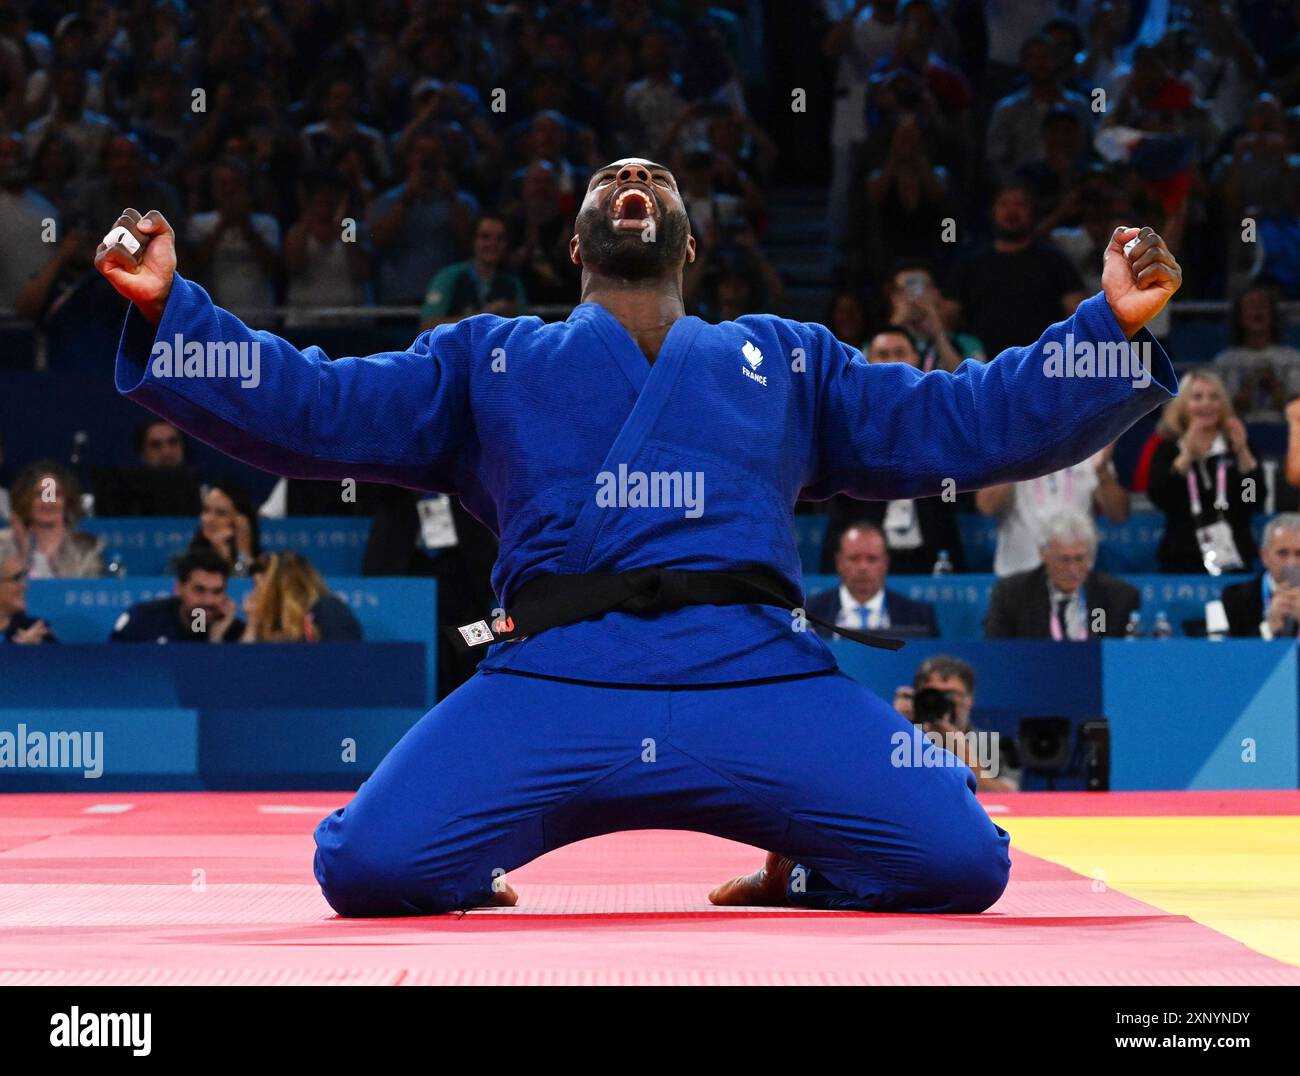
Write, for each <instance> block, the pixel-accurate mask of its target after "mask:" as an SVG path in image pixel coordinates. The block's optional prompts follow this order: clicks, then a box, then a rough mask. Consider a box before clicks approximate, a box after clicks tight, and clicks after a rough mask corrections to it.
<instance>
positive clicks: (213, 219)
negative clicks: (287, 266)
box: [189, 210, 280, 311]
mask: <svg viewBox="0 0 1300 1076" xmlns="http://www.w3.org/2000/svg"><path fill="white" fill-rule="evenodd" d="M220 220H221V214H220V213H217V212H216V211H215V210H214V211H213V212H210V213H195V214H194V216H192V217H191V218H190V236H189V237H190V242H192V243H195V244H198V243H202V242H203V240H205V239H206V238H207V237H208V236H210V235H211V234H212V233H213V232H214V231H216V229H217V224H218V223H219V222H220ZM250 220H251V221H252V225H253V230H254V231H255V232H256V233H257V234H258V235H259V236H260V237H261V239H262V242H264V243H265V244H266V245H267V246H269V247H271V248H272V249H274V250H279V249H280V225H279V223H278V222H277V221H276V219H275V218H274V217H272V216H270V215H269V214H267V213H253V214H251V215H250ZM208 279H209V280H210V281H211V282H212V297H213V299H215V300H216V302H217V303H218V304H219V305H221V306H223V307H225V308H226V309H227V310H234V311H238V310H239V309H240V308H243V309H245V310H249V309H264V308H266V307H269V306H275V281H274V280H272V279H271V277H270V275H269V274H267V273H266V272H265V271H264V270H263V269H262V266H261V264H260V263H259V262H258V261H257V259H256V258H255V257H254V256H253V248H252V245H251V244H250V243H249V242H248V240H247V239H245V238H244V236H243V235H241V234H239V233H238V232H235V231H226V232H225V233H224V234H223V235H222V236H221V239H220V241H219V242H218V243H217V248H216V250H214V251H213V252H212V266H211V268H210V269H209V271H208Z"/></svg>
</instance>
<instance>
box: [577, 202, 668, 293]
mask: <svg viewBox="0 0 1300 1076" xmlns="http://www.w3.org/2000/svg"><path fill="white" fill-rule="evenodd" d="M658 208H659V217H658V218H657V220H656V222H655V233H654V235H655V238H654V241H653V242H646V241H645V240H644V239H643V238H642V236H643V234H644V233H643V232H641V231H640V230H635V231H634V230H631V229H628V230H616V229H615V228H614V226H613V224H612V223H611V221H610V219H609V212H608V210H607V209H606V208H605V207H603V206H600V205H598V204H597V203H595V202H591V203H589V204H588V205H587V206H586V207H585V208H584V209H583V210H582V211H581V212H580V213H579V214H578V219H577V232H578V240H579V243H580V245H581V250H582V264H583V267H584V268H586V269H590V270H593V271H595V272H598V273H600V274H601V275H603V276H611V277H618V278H620V279H623V280H650V279H653V278H657V277H663V276H667V275H668V274H670V273H674V272H676V271H677V269H678V267H679V266H680V265H681V264H682V259H683V258H685V256H686V236H687V227H686V214H685V213H673V212H669V211H666V210H665V209H664V206H663V205H662V203H659V204H658Z"/></svg>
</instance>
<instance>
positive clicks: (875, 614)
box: [835, 583, 889, 628]
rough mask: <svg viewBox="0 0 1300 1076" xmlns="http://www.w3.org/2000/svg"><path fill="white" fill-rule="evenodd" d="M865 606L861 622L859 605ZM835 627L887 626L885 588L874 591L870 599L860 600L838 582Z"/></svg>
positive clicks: (887, 614) (887, 615)
mask: <svg viewBox="0 0 1300 1076" xmlns="http://www.w3.org/2000/svg"><path fill="white" fill-rule="evenodd" d="M862 606H866V608H867V619H866V623H865V624H864V623H863V622H862V616H861V612H860V610H861V607H862ZM835 626H836V627H837V628H887V627H889V613H888V611H887V610H886V609H885V588H884V587H881V588H880V589H879V590H878V591H876V596H875V597H874V598H872V599H871V600H870V601H865V602H860V601H858V600H857V599H856V598H855V597H854V596H853V595H852V594H850V593H849V588H848V587H846V586H845V585H844V584H843V583H841V584H840V611H839V615H838V616H836V618H835Z"/></svg>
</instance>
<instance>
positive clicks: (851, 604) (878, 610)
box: [808, 523, 939, 638]
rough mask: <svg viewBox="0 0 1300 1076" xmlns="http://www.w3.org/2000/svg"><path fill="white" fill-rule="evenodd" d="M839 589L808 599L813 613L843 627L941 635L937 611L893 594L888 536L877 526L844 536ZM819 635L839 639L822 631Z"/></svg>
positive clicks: (865, 525)
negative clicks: (889, 579)
mask: <svg viewBox="0 0 1300 1076" xmlns="http://www.w3.org/2000/svg"><path fill="white" fill-rule="evenodd" d="M835 574H836V575H838V576H839V579H840V585H839V586H838V587H837V588H835V589H833V590H823V591H821V592H820V593H818V594H812V595H809V597H808V612H809V613H810V614H812V615H813V616H816V617H819V618H820V619H822V620H825V621H828V622H829V623H832V624H834V625H835V626H836V627H840V628H859V629H863V630H867V631H889V632H893V633H899V632H904V633H906V634H908V635H918V636H926V637H929V638H934V637H936V636H938V634H939V625H938V621H937V620H936V619H935V614H934V607H933V606H932V605H928V604H927V603H925V602H920V601H914V600H912V599H911V598H908V597H905V596H904V595H902V594H899V593H898V592H897V591H893V590H889V589H888V587H887V585H886V584H887V577H888V575H889V550H888V548H887V547H886V543H885V534H884V532H883V531H882V530H881V529H880V528H879V527H877V526H875V525H874V524H872V523H859V524H855V525H854V526H852V527H850V528H849V529H848V530H846V531H845V532H844V533H843V534H842V535H841V537H840V543H839V548H838V549H837V551H836V554H835ZM816 631H817V634H818V635H820V636H822V637H823V638H834V633H832V632H830V631H827V630H826V629H825V628H821V627H818V628H817V629H816Z"/></svg>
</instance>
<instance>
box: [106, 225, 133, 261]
mask: <svg viewBox="0 0 1300 1076" xmlns="http://www.w3.org/2000/svg"><path fill="white" fill-rule="evenodd" d="M114 243H121V244H122V246H124V247H126V249H127V251H128V253H131V254H135V253H136V252H137V251H139V249H140V240H138V239H137V238H136V237H135V236H133V235H132V234H131V233H130V231H129V230H127V229H126V228H124V227H122V225H120V224H119V225H118V226H117V227H116V228H114V229H113V230H112V231H111V232H109V233H108V235H106V236H104V246H106V247H109V248H111V247H112V246H113V244H114Z"/></svg>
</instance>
